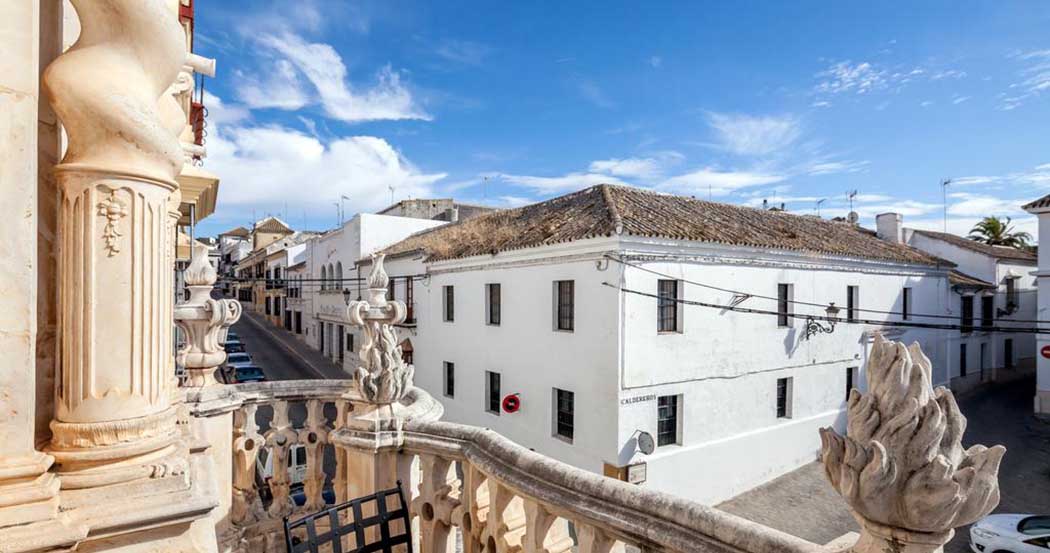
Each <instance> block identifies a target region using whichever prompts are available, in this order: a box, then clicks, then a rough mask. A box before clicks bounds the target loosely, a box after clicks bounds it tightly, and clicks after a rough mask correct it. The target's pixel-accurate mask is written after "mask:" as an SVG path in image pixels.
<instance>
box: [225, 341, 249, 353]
mask: <svg viewBox="0 0 1050 553" xmlns="http://www.w3.org/2000/svg"><path fill="white" fill-rule="evenodd" d="M244 351H245V350H244V344H242V343H240V342H226V353H244Z"/></svg>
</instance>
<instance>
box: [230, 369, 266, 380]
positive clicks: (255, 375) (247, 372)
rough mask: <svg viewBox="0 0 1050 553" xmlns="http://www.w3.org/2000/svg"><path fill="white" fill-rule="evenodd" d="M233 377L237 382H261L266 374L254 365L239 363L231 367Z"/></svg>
mask: <svg viewBox="0 0 1050 553" xmlns="http://www.w3.org/2000/svg"><path fill="white" fill-rule="evenodd" d="M233 378H234V380H236V381H237V382H238V383H240V382H262V381H264V380H266V375H265V374H263V371H262V369H260V368H259V367H257V366H255V365H239V366H237V367H234V368H233Z"/></svg>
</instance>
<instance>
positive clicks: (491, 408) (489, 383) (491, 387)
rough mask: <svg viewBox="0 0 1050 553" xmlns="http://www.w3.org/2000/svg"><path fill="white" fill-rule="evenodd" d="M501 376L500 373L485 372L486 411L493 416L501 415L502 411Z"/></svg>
mask: <svg viewBox="0 0 1050 553" xmlns="http://www.w3.org/2000/svg"><path fill="white" fill-rule="evenodd" d="M499 381H500V376H499V373H496V372H492V371H485V398H486V406H485V410H486V411H488V412H489V413H492V414H493V415H499V411H500V390H499V384H500V382H499Z"/></svg>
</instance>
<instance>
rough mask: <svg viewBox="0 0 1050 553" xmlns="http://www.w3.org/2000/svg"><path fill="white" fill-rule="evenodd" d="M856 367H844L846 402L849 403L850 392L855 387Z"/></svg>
mask: <svg viewBox="0 0 1050 553" xmlns="http://www.w3.org/2000/svg"><path fill="white" fill-rule="evenodd" d="M857 372H858V369H857V367H846V401H849V395H850V392H852V391H853V388H854V387H856V386H857Z"/></svg>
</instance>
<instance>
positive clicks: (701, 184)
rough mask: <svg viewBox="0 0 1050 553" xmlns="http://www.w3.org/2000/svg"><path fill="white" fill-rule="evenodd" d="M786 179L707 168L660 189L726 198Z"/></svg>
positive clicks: (686, 175) (672, 179)
mask: <svg viewBox="0 0 1050 553" xmlns="http://www.w3.org/2000/svg"><path fill="white" fill-rule="evenodd" d="M786 178H787V177H785V176H784V175H778V174H773V173H764V172H760V171H720V170H718V169H714V168H711V167H705V168H703V169H698V170H696V171H693V172H691V173H686V174H683V175H678V176H675V177H671V178H669V179H667V180H666V181H664V182H663V183H662V184H660V186H659V188H661V189H666V190H672V191H675V192H681V193H686V194H701V195H707V194H711V195H713V196H724V195H726V194H729V193H732V192H735V191H737V190H740V189H742V188H748V187H751V186H760V185H763V184H772V183H776V182H781V181H783V180H784V179H786Z"/></svg>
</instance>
